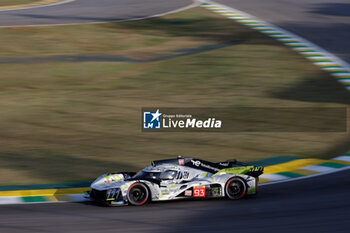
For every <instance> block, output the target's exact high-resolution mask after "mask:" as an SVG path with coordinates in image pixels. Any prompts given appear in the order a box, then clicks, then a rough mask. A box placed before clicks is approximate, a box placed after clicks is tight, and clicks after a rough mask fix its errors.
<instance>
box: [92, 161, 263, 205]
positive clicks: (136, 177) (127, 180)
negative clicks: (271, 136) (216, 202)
mask: <svg viewBox="0 0 350 233" xmlns="http://www.w3.org/2000/svg"><path fill="white" fill-rule="evenodd" d="M263 170H264V168H263V167H255V166H251V165H248V164H246V163H241V162H237V161H236V160H228V161H225V162H218V163H213V162H209V161H204V160H200V159H194V158H184V157H181V156H179V157H178V158H177V159H166V160H157V161H153V162H152V165H151V166H149V167H146V168H144V169H143V170H141V171H139V172H138V173H133V172H115V173H108V174H104V175H102V176H100V177H99V178H97V179H96V180H95V181H94V182H93V183H92V184H91V190H90V191H89V192H87V193H86V195H85V197H87V198H90V199H92V200H94V201H98V202H102V203H104V204H106V205H108V206H118V205H127V204H131V205H143V204H145V203H147V202H151V201H162V200H174V199H181V198H218V197H227V198H229V199H233V200H235V199H241V198H243V197H244V196H246V195H251V194H256V192H257V186H258V177H259V176H260V175H261V174H262V173H263Z"/></svg>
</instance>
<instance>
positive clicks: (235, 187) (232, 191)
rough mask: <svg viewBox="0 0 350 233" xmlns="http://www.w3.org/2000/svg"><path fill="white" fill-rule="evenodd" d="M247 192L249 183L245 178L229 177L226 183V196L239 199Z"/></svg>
mask: <svg viewBox="0 0 350 233" xmlns="http://www.w3.org/2000/svg"><path fill="white" fill-rule="evenodd" d="M246 193H247V185H246V183H245V182H244V180H243V179H241V178H239V177H233V178H231V179H229V180H228V181H227V183H226V185H225V194H226V197H228V198H229V199H232V200H238V199H241V198H243V197H244V195H245V194H246Z"/></svg>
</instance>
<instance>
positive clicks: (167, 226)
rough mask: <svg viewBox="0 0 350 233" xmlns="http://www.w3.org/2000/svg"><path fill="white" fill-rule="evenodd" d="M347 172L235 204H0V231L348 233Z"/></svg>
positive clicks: (267, 189) (272, 188) (268, 190)
mask: <svg viewBox="0 0 350 233" xmlns="http://www.w3.org/2000/svg"><path fill="white" fill-rule="evenodd" d="M349 177H350V169H348V170H346V171H343V172H338V173H334V174H330V175H325V176H319V177H314V178H309V179H304V180H299V181H292V182H287V183H281V184H274V185H267V186H261V187H260V190H259V194H258V195H257V196H254V197H250V198H247V199H243V200H239V201H230V200H201V201H173V202H157V203H152V204H148V205H145V206H141V207H134V206H126V207H114V208H110V207H102V206H97V205H94V204H93V203H66V204H31V205H7V206H0V232H8V233H12V232H208V233H209V232H210V233H213V232H240V233H244V232H286V233H289V232H291V233H296V232H298V233H303V232H305V233H310V232H318V233H323V232H325V233H329V232H332V233H338V232H348V226H349V221H350V199H349V194H350V179H349Z"/></svg>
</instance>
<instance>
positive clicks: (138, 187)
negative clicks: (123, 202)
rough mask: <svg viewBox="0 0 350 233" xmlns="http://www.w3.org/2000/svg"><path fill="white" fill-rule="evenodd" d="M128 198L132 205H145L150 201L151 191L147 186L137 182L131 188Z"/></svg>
mask: <svg viewBox="0 0 350 233" xmlns="http://www.w3.org/2000/svg"><path fill="white" fill-rule="evenodd" d="M127 197H128V201H129V203H130V204H131V205H138V206H139V205H143V204H145V203H146V202H147V201H148V200H149V197H150V191H149V189H148V187H147V186H146V185H145V184H143V183H139V182H136V183H133V184H132V185H131V186H130V187H129V190H128V194H127Z"/></svg>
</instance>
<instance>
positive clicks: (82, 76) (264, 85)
mask: <svg viewBox="0 0 350 233" xmlns="http://www.w3.org/2000/svg"><path fill="white" fill-rule="evenodd" d="M0 34H1V35H2V36H1V37H0V77H1V78H0V117H1V121H0V127H1V131H0V139H1V140H0V183H1V184H3V185H5V184H33V183H52V182H73V181H81V180H90V179H93V178H95V177H96V176H98V175H100V173H103V172H106V171H118V170H137V169H139V168H142V167H144V166H146V165H148V164H149V163H150V161H151V160H154V159H162V158H167V157H173V156H176V155H179V154H181V155H184V156H194V157H200V158H203V159H209V160H214V161H215V160H224V159H229V158H237V159H240V160H244V161H248V160H256V159H262V158H266V157H272V156H277V155H291V156H296V155H297V156H309V157H312V156H315V157H327V156H329V157H331V156H333V155H336V154H338V153H342V152H344V151H345V150H348V149H349V148H348V140H349V135H348V134H347V133H306V132H305V133H206V134H205V133H142V132H141V130H140V111H141V107H147V106H165V107H227V108H229V107H235V106H252V107H253V106H259V107H270V106H275V107H278V106H281V107H285V106H291V107H307V106H310V107H322V106H344V105H348V104H349V103H350V95H349V94H348V93H347V91H346V90H345V89H344V88H343V87H342V86H341V85H340V84H338V83H337V82H336V81H335V80H333V78H332V77H330V76H329V75H328V74H327V73H325V72H323V71H320V70H319V69H318V68H317V67H314V66H313V65H312V64H311V63H310V62H308V61H307V60H305V59H304V58H302V57H301V56H299V55H297V54H296V53H295V52H293V51H292V50H290V49H289V48H287V47H285V46H283V45H281V44H280V43H278V42H276V41H274V40H273V39H270V38H268V37H266V36H264V35H262V34H259V33H258V32H255V31H252V30H250V29H249V28H246V27H244V26H242V25H239V24H236V23H234V22H232V21H231V20H227V19H225V18H223V17H222V16H219V15H216V14H214V13H210V12H208V11H206V10H204V9H192V10H188V11H184V12H181V13H176V14H171V15H167V16H164V17H160V18H155V19H148V20H142V21H134V22H124V23H106V24H95V25H74V26H57V27H28V28H27V27H11V28H2V29H0ZM233 41H234V42H235V43H232V46H228V47H224V48H220V49H215V50H211V51H203V52H201V53H196V54H192V55H189V56H183V57H173V58H170V59H165V60H162V61H157V62H145V63H133V62H97V61H90V62H71V63H69V62H57V61H56V62H40V63H30V62H28V61H27V62H21V64H1V59H5V58H29V61H30V60H31V58H32V57H43V56H56V55H79V54H85V55H86V54H88V55H92V56H93V55H94V54H96V55H101V54H103V55H118V54H119V55H121V56H125V57H129V58H134V59H146V60H147V59H149V58H154V57H159V56H162V55H169V54H170V55H176V54H177V53H178V52H179V49H186V48H193V47H198V46H201V45H208V44H220V43H230V42H233Z"/></svg>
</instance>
